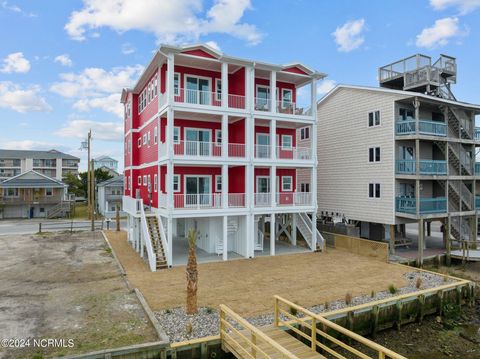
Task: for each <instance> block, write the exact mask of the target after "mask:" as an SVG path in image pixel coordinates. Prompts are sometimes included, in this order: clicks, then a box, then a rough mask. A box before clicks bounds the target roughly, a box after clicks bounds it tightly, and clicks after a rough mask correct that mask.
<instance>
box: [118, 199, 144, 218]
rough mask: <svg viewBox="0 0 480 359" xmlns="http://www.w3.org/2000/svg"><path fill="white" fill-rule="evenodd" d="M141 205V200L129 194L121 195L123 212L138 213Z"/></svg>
mask: <svg viewBox="0 0 480 359" xmlns="http://www.w3.org/2000/svg"><path fill="white" fill-rule="evenodd" d="M141 206H142V200H141V199H136V198H132V197H130V196H123V197H122V209H123V211H124V212H126V213H128V214H131V215H138V214H140V207H141Z"/></svg>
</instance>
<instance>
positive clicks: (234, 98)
mask: <svg viewBox="0 0 480 359" xmlns="http://www.w3.org/2000/svg"><path fill="white" fill-rule="evenodd" d="M228 107H229V108H238V109H244V108H245V96H240V95H230V94H229V95H228Z"/></svg>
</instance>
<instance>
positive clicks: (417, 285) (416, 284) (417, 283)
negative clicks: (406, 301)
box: [415, 277, 422, 289]
mask: <svg viewBox="0 0 480 359" xmlns="http://www.w3.org/2000/svg"><path fill="white" fill-rule="evenodd" d="M421 286H422V278H421V277H417V280H416V281H415V288H417V289H420V287H421Z"/></svg>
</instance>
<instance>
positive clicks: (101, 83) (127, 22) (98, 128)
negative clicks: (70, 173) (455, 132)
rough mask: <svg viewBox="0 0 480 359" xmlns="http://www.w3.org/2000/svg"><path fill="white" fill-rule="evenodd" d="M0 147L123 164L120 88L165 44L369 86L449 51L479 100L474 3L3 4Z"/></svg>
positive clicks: (465, 97) (469, 92) (464, 91)
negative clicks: (402, 64)
mask: <svg viewBox="0 0 480 359" xmlns="http://www.w3.org/2000/svg"><path fill="white" fill-rule="evenodd" d="M0 33H1V34H2V41H1V44H0V148H10V149H39V150H45V149H46V150H48V149H52V148H55V149H58V150H61V151H64V152H67V153H70V154H73V155H75V156H78V157H80V158H81V160H82V161H81V166H80V168H81V169H85V168H86V160H85V159H86V153H85V151H80V150H79V148H80V143H81V141H82V140H83V139H84V138H85V137H86V135H87V132H88V130H89V129H90V128H91V129H92V131H93V144H92V151H93V155H94V156H100V155H109V156H112V157H114V158H116V159H117V160H119V162H120V164H119V167H120V169H122V168H123V142H122V141H123V120H122V114H123V110H122V105H121V104H120V102H119V101H120V93H121V90H122V88H123V87H128V86H132V85H134V84H135V82H136V80H137V79H138V77H139V76H140V74H141V73H142V71H143V68H144V67H145V66H146V65H147V64H148V62H149V61H150V60H151V58H152V56H153V53H154V51H155V50H156V49H157V48H158V47H159V45H160V44H162V43H167V44H174V45H184V44H192V43H200V42H205V43H208V44H210V45H211V46H213V47H216V48H218V49H220V50H221V51H222V52H224V53H226V54H228V55H232V56H236V57H243V58H248V59H253V60H259V61H266V62H271V63H278V64H287V63H291V62H302V63H304V64H306V65H308V66H309V67H312V68H314V69H316V70H317V71H320V72H324V73H327V74H328V77H327V78H326V79H325V80H324V81H322V82H320V83H319V85H318V91H317V93H318V97H319V98H320V97H321V96H323V95H324V94H325V93H326V92H328V91H329V90H330V89H331V88H333V87H334V86H335V85H336V84H355V85H365V86H376V85H377V83H378V82H377V69H378V67H380V66H382V65H385V64H388V63H390V62H393V61H395V60H398V59H400V58H403V57H407V56H409V55H413V54H415V53H423V54H426V55H429V56H432V57H433V58H437V57H438V55H439V54H448V55H451V56H454V57H456V58H457V64H458V78H457V85H454V87H453V92H454V93H455V95H456V97H457V98H458V99H460V100H462V101H466V102H472V103H480V78H479V72H478V58H479V55H480V48H479V44H480V0H402V1H397V0H388V1H371V0H370V1H367V0H356V1H347V0H345V1H343V0H336V1H321V0H209V1H206V0H205V1H202V0H168V1H166V0H83V1H82V0H69V1H62V0H43V1H31V0H30V1H21V0H8V1H5V0H0Z"/></svg>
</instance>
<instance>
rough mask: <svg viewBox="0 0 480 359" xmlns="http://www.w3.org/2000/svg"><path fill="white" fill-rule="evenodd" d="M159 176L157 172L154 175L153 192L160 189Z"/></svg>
mask: <svg viewBox="0 0 480 359" xmlns="http://www.w3.org/2000/svg"><path fill="white" fill-rule="evenodd" d="M157 181H158V176H157V175H156V174H155V175H153V192H157V190H158V183H157Z"/></svg>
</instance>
